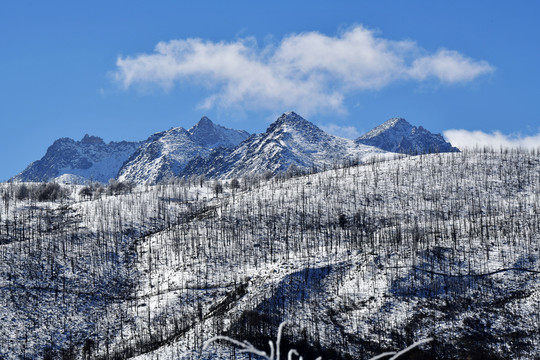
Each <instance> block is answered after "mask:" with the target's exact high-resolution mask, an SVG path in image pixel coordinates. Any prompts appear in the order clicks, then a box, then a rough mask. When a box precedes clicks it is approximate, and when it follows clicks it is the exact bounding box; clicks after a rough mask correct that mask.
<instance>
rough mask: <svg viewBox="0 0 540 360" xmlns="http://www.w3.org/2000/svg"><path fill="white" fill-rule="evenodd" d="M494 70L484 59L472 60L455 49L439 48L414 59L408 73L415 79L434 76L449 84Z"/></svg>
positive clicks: (469, 79) (468, 79) (471, 78)
mask: <svg viewBox="0 0 540 360" xmlns="http://www.w3.org/2000/svg"><path fill="white" fill-rule="evenodd" d="M494 70H495V69H494V68H493V66H491V65H489V64H488V63H487V62H486V61H474V60H472V59H470V58H467V57H465V56H463V55H461V54H460V53H458V52H457V51H450V50H439V51H437V53H435V54H433V55H429V56H424V57H421V58H418V59H416V60H414V61H413V63H412V66H411V68H410V70H409V74H410V75H411V77H412V78H414V79H417V80H425V79H426V78H429V77H435V78H437V79H439V80H440V81H441V82H443V83H447V84H451V83H459V82H467V81H471V80H473V79H475V78H476V77H478V76H480V75H483V74H488V73H490V72H493V71H494Z"/></svg>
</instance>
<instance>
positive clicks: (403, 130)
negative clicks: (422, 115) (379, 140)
mask: <svg viewBox="0 0 540 360" xmlns="http://www.w3.org/2000/svg"><path fill="white" fill-rule="evenodd" d="M412 130H413V126H412V125H411V124H409V122H408V121H407V120H405V119H404V118H401V117H395V118H391V119H390V120H386V121H385V122H384V123H382V124H381V125H379V126H377V127H375V128H373V129H372V130H370V131H369V132H367V133H365V134H364V135H362V136H360V137H359V138H358V140H367V139H373V138H375V137H377V136H379V135H381V134H383V133H387V132H392V133H399V134H408V133H410V132H411V131H412Z"/></svg>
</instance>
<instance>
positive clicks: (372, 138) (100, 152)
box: [13, 112, 459, 184]
mask: <svg viewBox="0 0 540 360" xmlns="http://www.w3.org/2000/svg"><path fill="white" fill-rule="evenodd" d="M455 151H459V150H458V149H457V148H455V147H452V145H451V144H450V143H448V142H446V141H445V140H444V138H443V137H442V136H441V135H439V134H432V133H431V132H429V131H428V130H426V129H424V128H423V127H421V126H419V127H416V126H412V125H411V124H409V123H408V122H407V121H406V120H405V119H402V118H394V119H390V120H388V121H386V122H385V123H383V124H381V125H380V126H378V127H376V128H374V129H373V130H371V131H369V132H368V133H366V134H365V135H362V136H361V137H359V138H358V139H356V140H354V141H353V140H350V139H344V138H341V137H337V136H334V135H331V134H328V133H326V132H324V131H323V130H321V129H320V128H318V127H317V126H316V125H314V124H313V123H311V122H309V121H308V120H306V119H304V118H302V117H301V116H300V115H298V114H296V113H294V112H287V113H284V114H283V115H281V116H280V117H279V118H278V119H277V120H276V121H274V122H273V123H272V124H270V126H269V127H268V128H267V130H266V131H265V132H264V133H260V134H254V135H251V136H250V135H249V133H247V132H246V131H243V130H234V129H228V128H225V127H223V126H220V125H217V124H214V123H213V122H212V121H211V120H210V119H209V118H208V117H206V116H203V117H202V118H201V119H200V121H199V122H198V123H197V124H196V125H194V126H193V127H191V128H190V129H189V130H186V129H184V128H183V127H176V128H171V129H170V130H167V131H162V132H159V133H155V134H153V135H151V136H150V137H148V139H146V140H145V141H142V142H125V141H123V142H118V143H116V142H111V143H109V144H105V142H104V141H103V140H102V139H101V138H99V137H96V136H89V135H85V137H84V138H83V139H82V140H81V141H74V140H72V139H69V138H61V139H58V140H57V141H55V142H54V144H53V145H51V146H50V147H49V149H48V150H47V153H46V154H45V156H44V157H43V158H42V159H41V160H38V161H36V162H34V163H32V164H30V165H29V166H28V167H27V168H26V169H25V170H24V171H23V172H21V173H20V174H18V175H17V176H15V177H14V178H13V180H15V181H51V180H57V181H60V182H72V183H85V182H88V181H90V180H92V181H98V182H107V181H108V180H109V179H111V178H114V179H118V180H120V181H130V182H133V183H138V184H142V183H150V184H155V183H157V182H160V181H162V180H164V179H167V178H173V177H189V176H193V175H204V176H206V177H210V178H222V179H224V178H231V177H239V176H244V175H250V174H262V173H269V174H272V175H275V174H278V173H282V172H286V171H287V170H289V169H291V170H302V171H306V170H315V171H320V170H322V169H325V168H328V167H331V166H334V165H335V164H338V163H343V162H344V161H353V162H362V161H365V160H366V159H368V158H370V157H373V156H389V154H388V153H404V154H418V153H428V152H455Z"/></svg>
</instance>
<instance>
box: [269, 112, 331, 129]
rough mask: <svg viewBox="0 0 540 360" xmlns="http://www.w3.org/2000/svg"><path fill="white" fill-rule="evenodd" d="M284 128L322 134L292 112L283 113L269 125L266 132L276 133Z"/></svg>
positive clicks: (315, 127)
mask: <svg viewBox="0 0 540 360" xmlns="http://www.w3.org/2000/svg"><path fill="white" fill-rule="evenodd" d="M284 127H287V128H289V129H291V128H292V129H295V130H302V131H309V132H315V133H320V132H322V130H321V129H319V128H318V127H317V126H315V125H314V124H313V123H311V122H309V121H308V120H306V119H304V118H303V117H301V116H300V115H298V114H297V113H295V112H293V111H290V112H286V113H283V114H282V115H281V116H280V117H278V118H277V120H276V121H274V122H273V123H272V124H270V126H269V127H268V129H267V130H266V132H267V133H271V132H274V131H276V130H277V129H281V130H283V128H284Z"/></svg>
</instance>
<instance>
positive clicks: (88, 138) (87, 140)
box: [81, 134, 105, 144]
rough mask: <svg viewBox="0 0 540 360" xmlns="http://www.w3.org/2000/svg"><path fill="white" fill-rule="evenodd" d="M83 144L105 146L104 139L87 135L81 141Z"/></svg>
mask: <svg viewBox="0 0 540 360" xmlns="http://www.w3.org/2000/svg"><path fill="white" fill-rule="evenodd" d="M81 143H82V144H105V142H104V141H103V139H102V138H100V137H99V136H90V135H88V134H85V135H84V137H83V138H82V139H81Z"/></svg>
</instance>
